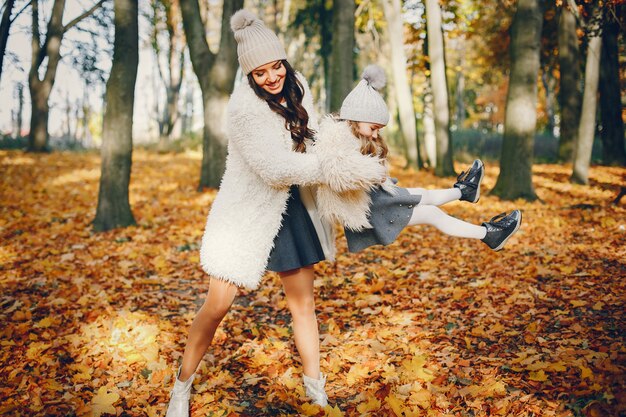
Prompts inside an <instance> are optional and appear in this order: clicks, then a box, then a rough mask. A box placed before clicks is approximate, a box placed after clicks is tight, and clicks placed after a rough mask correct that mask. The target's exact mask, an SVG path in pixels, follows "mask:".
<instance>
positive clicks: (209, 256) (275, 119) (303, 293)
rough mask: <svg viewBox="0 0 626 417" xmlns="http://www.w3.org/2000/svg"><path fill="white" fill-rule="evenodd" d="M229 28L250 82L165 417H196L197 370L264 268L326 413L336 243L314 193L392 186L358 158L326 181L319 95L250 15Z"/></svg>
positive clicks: (230, 127)
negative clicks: (317, 140) (324, 280)
mask: <svg viewBox="0 0 626 417" xmlns="http://www.w3.org/2000/svg"><path fill="white" fill-rule="evenodd" d="M231 28H232V30H233V32H234V35H235V39H236V41H237V55H238V59H239V64H240V66H241V68H242V70H243V72H244V73H245V74H246V75H247V78H248V79H247V82H246V81H244V82H242V83H241V85H239V86H238V87H237V88H236V89H235V91H234V92H233V94H232V95H231V98H230V101H229V103H228V108H227V121H226V123H227V135H228V155H227V158H226V171H225V173H224V176H223V178H222V182H221V185H220V190H219V192H218V194H217V196H216V198H215V201H214V202H213V204H212V207H211V212H210V213H209V216H208V218H207V223H206V229H205V233H204V237H203V239H202V247H201V250H200V258H201V264H202V267H203V269H204V270H205V271H206V272H207V273H208V274H209V275H210V276H211V283H210V287H209V291H208V293H207V296H206V299H205V302H204V304H203V305H202V307H201V308H200V310H199V311H198V313H197V315H196V317H195V319H194V321H193V323H192V325H191V328H190V330H189V336H188V339H187V344H186V346H185V352H184V354H183V360H182V364H181V366H180V368H179V370H178V373H177V378H176V381H175V384H174V388H173V390H172V393H171V399H170V404H169V407H168V412H167V417H180V416H185V417H187V416H188V415H189V398H190V390H191V385H192V383H193V378H194V373H195V370H196V368H197V366H198V364H199V363H200V360H201V359H202V357H203V356H204V354H205V352H206V350H207V348H208V346H209V345H210V344H211V341H212V340H213V336H214V335H215V331H216V329H217V327H218V325H219V324H220V322H221V321H222V319H223V318H224V316H225V315H226V313H227V312H228V310H229V308H230V306H231V304H232V302H233V300H234V298H235V295H236V293H237V287H238V286H244V287H248V288H256V287H257V286H258V284H259V281H260V279H261V277H262V275H263V274H264V272H265V270H266V268H267V269H269V270H272V271H276V272H278V274H279V276H280V278H281V281H282V284H283V288H284V291H285V295H286V297H287V305H288V308H289V311H290V313H291V315H292V319H293V331H294V337H295V343H296V348H297V350H298V352H299V354H300V356H301V358H302V365H303V374H304V376H303V380H304V384H305V388H306V393H307V396H308V397H310V398H311V399H312V400H313V402H314V403H316V404H319V405H321V406H324V405H326V404H327V396H326V393H325V391H324V384H325V377H324V375H322V374H321V372H320V367H319V336H318V328H317V320H316V317H315V302H314V292H313V280H314V274H313V264H315V263H317V262H319V261H321V260H323V259H325V258H331V257H332V256H333V249H334V241H333V239H332V236H331V235H330V234H329V233H328V231H329V230H332V229H331V228H329V227H328V225H326V226H325V225H324V224H323V223H322V222H321V221H320V218H319V215H318V214H317V211H316V208H315V201H314V200H313V199H312V198H311V197H312V195H313V192H314V191H313V190H312V189H311V188H310V187H311V186H315V185H316V184H325V185H327V186H329V187H331V188H333V189H338V190H345V189H357V188H362V187H369V186H374V185H375V184H377V183H379V182H380V180H381V179H383V178H384V176H385V168H384V166H383V165H382V164H381V161H380V159H379V158H377V157H372V156H367V155H362V154H360V153H359V152H358V151H355V152H352V153H351V154H345V153H342V154H340V155H338V156H337V158H339V159H340V160H341V161H342V163H347V164H348V166H350V167H352V171H347V172H346V171H342V172H341V173H340V174H337V175H334V176H333V175H332V174H329V173H327V172H325V171H326V170H325V169H324V164H328V163H331V164H332V163H333V162H332V157H331V158H329V160H328V161H320V159H319V158H318V157H317V156H316V155H314V154H312V153H307V150H309V148H310V147H312V144H313V138H314V129H316V128H317V123H316V117H315V113H314V110H313V101H312V97H311V92H310V91H309V88H308V85H307V83H306V81H305V80H304V78H302V77H301V76H300V75H299V74H296V73H295V71H294V70H293V69H292V68H291V66H290V65H289V63H288V62H287V61H286V53H285V50H284V48H283V46H282V45H281V44H280V41H279V40H278V38H277V36H276V35H275V34H274V33H273V32H271V31H270V30H268V29H267V28H266V27H265V26H264V25H263V23H262V22H261V21H260V20H259V19H257V18H256V17H255V16H254V15H253V14H251V13H250V12H247V11H245V10H240V11H238V12H237V13H235V14H234V15H233V17H232V19H231ZM333 172H335V171H333ZM303 201H304V203H306V206H305V204H303Z"/></svg>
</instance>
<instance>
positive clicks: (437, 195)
mask: <svg viewBox="0 0 626 417" xmlns="http://www.w3.org/2000/svg"><path fill="white" fill-rule="evenodd" d="M407 191H408V192H409V194H412V195H421V196H422V200H421V201H420V205H422V204H423V205H425V206H441V205H442V204H446V203H449V202H450V201H455V200H458V199H460V198H461V190H460V189H458V188H447V189H444V190H426V189H424V188H407Z"/></svg>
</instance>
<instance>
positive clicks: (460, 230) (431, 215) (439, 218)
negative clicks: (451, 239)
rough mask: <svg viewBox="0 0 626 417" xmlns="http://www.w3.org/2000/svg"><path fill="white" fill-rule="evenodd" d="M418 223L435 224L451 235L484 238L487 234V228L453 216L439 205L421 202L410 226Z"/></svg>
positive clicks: (414, 212) (415, 210) (416, 208)
mask: <svg viewBox="0 0 626 417" xmlns="http://www.w3.org/2000/svg"><path fill="white" fill-rule="evenodd" d="M416 224H429V225H431V226H435V227H436V228H437V229H439V230H440V231H442V232H443V233H445V234H447V235H450V236H457V237H465V238H473V239H483V238H484V237H485V236H486V235H487V229H486V228H485V227H483V226H477V225H474V224H471V223H467V222H464V221H462V220H459V219H457V218H456V217H452V216H450V215H448V214H446V213H445V212H444V211H442V210H441V209H440V208H439V207H435V206H429V205H422V202H420V203H419V204H418V205H417V206H416V207H415V208H414V209H413V215H412V216H411V220H409V226H413V225H416Z"/></svg>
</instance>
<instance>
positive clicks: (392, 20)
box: [382, 0, 419, 167]
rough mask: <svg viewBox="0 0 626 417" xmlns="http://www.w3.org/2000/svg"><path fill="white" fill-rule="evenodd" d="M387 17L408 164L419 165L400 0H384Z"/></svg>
mask: <svg viewBox="0 0 626 417" xmlns="http://www.w3.org/2000/svg"><path fill="white" fill-rule="evenodd" d="M382 3H383V8H384V12H385V19H386V20H387V25H388V28H387V30H388V31H389V43H390V47H391V72H392V75H393V79H394V82H393V84H394V88H395V90H396V91H395V93H396V99H397V101H398V113H399V119H400V130H401V132H402V136H403V137H404V141H405V142H406V145H407V150H408V155H407V164H408V165H410V166H414V167H418V164H419V160H418V154H417V127H416V123H415V108H414V106H413V97H412V94H411V85H410V83H409V79H408V77H407V74H406V61H407V59H406V54H405V52H404V36H403V30H402V16H401V13H402V10H401V5H400V0H383V2H382Z"/></svg>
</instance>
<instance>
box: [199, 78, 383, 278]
mask: <svg viewBox="0 0 626 417" xmlns="http://www.w3.org/2000/svg"><path fill="white" fill-rule="evenodd" d="M298 77H299V79H300V81H301V82H302V84H303V86H304V97H303V105H304V107H305V108H306V110H307V112H308V114H309V119H310V126H311V128H312V129H314V130H317V129H318V126H317V119H316V117H317V116H316V112H315V110H314V107H313V101H312V97H311V92H310V90H309V87H308V84H307V83H306V81H305V80H304V78H303V77H302V76H300V75H298ZM226 134H227V137H228V155H227V157H226V170H225V172H224V176H223V177H222V181H221V185H220V189H219V191H218V193H217V196H216V197H215V200H214V201H213V204H212V206H211V210H210V213H209V215H208V217H207V222H206V227H205V231H204V236H203V238H202V245H201V248H200V263H201V265H202V268H203V269H204V270H205V271H206V272H207V273H208V274H210V275H212V276H214V277H216V278H219V279H222V280H225V281H228V282H231V283H233V284H236V285H238V286H244V287H248V288H256V287H257V286H258V284H259V281H260V279H261V277H262V276H263V274H264V272H265V268H266V266H267V260H268V257H269V254H270V251H271V249H272V245H273V241H274V237H275V236H276V234H277V233H278V230H279V228H280V224H281V219H282V214H283V212H284V210H285V208H286V202H287V198H288V196H289V187H290V186H291V185H299V186H315V185H320V184H324V187H327V188H328V189H329V190H335V191H338V192H346V191H349V190H353V189H363V188H365V187H369V186H372V185H373V184H375V183H376V181H378V180H379V179H380V178H382V177H383V176H384V175H385V170H384V167H383V166H382V165H381V163H380V160H379V159H378V158H374V157H370V156H364V155H361V154H360V153H358V152H351V153H350V152H348V153H346V152H344V151H343V150H340V148H337V149H336V151H335V152H330V151H328V150H327V151H324V152H322V153H316V152H313V151H312V149H313V148H314V146H311V145H312V144H311V143H309V144H308V145H309V146H307V153H297V152H294V151H293V150H292V147H293V140H292V139H291V135H290V133H289V131H288V130H287V129H286V128H285V121H284V119H283V118H282V117H281V116H279V115H278V114H276V113H274V112H273V111H272V110H271V109H270V108H269V106H268V105H267V103H265V101H263V100H262V99H260V98H259V97H257V96H256V94H255V93H254V91H253V90H252V89H251V88H250V86H249V85H248V82H247V80H245V79H244V80H243V82H242V83H241V84H240V85H239V86H237V87H236V88H235V91H234V92H233V94H232V95H231V97H230V100H229V103H228V107H227V111H226ZM328 146H331V145H330V141H329V142H328ZM322 158H323V159H324V160H323V161H322V160H321V159H322ZM327 158H328V159H327ZM333 160H336V161H335V162H333ZM340 166H343V168H341V169H340ZM330 168H332V169H330Z"/></svg>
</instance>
